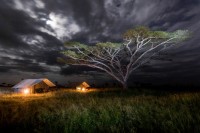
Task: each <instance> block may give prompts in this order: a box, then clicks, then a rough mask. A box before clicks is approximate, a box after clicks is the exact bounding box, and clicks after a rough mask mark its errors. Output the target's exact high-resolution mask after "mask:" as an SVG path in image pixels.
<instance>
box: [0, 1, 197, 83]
mask: <svg viewBox="0 0 200 133" xmlns="http://www.w3.org/2000/svg"><path fill="white" fill-rule="evenodd" d="M199 12H200V0H190V1H189V0H167V1H166V0H123V1H122V0H81V1H78V0H76V1H75V0H48V1H47V0H1V4H0V29H1V31H0V74H1V77H0V80H2V81H10V82H11V81H12V82H17V81H15V80H16V79H17V80H20V78H30V77H34V76H35V77H48V78H50V79H52V80H54V81H55V80H61V82H65V81H66V80H69V79H70V80H73V79H76V78H77V77H79V79H80V80H81V79H84V78H87V79H93V78H94V74H93V72H94V71H95V70H92V69H88V68H82V67H75V68H72V67H69V66H66V65H64V64H61V63H58V62H57V60H56V59H57V57H61V56H62V55H61V54H60V53H59V52H60V51H62V50H63V43H64V42H65V41H80V42H82V43H86V44H94V43H97V42H104V41H114V42H119V41H122V38H121V34H122V33H123V32H124V31H126V30H127V29H130V28H132V27H134V26H137V25H145V26H149V27H150V28H152V29H160V30H166V31H174V30H177V29H186V30H190V31H191V32H192V33H193V34H192V37H191V39H190V40H188V41H187V42H185V43H184V44H180V45H179V46H176V47H174V48H173V49H171V50H169V51H166V53H167V56H168V57H167V58H172V60H171V61H152V62H151V63H150V64H148V65H146V66H144V67H142V68H141V69H139V70H137V71H136V72H135V73H136V76H133V77H132V79H134V80H135V79H137V80H148V81H152V82H153V81H154V80H156V81H157V80H158V77H162V79H163V80H169V79H170V80H171V81H174V80H179V81H180V82H181V81H185V80H188V79H190V81H191V82H192V81H193V80H195V81H196V80H197V76H198V75H199V74H200V72H199V70H200V69H199V68H200V63H199V59H200V55H199V51H200V44H199V42H200V38H199V35H200V15H199ZM71 71H74V73H72V72H71ZM88 71H89V72H88ZM99 77H102V74H101V73H100V72H99ZM96 78H97V79H98V77H96ZM14 79H15V80H14Z"/></svg>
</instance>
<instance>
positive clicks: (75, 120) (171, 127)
mask: <svg viewBox="0 0 200 133" xmlns="http://www.w3.org/2000/svg"><path fill="white" fill-rule="evenodd" d="M199 125H200V92H190V93H186V92H182V93H174V92H173V93H172V92H166V91H164V92H161V91H149V90H144V89H138V90H134V91H131V90H129V91H125V92H122V91H119V90H109V91H108V90H102V91H100V90H98V91H89V92H85V93H80V92H76V91H74V90H61V91H58V92H51V93H45V94H35V95H30V96H22V95H16V94H7V95H0V131H7V132H29V133H30V132H48V133H51V132H52V133H63V132H66V133H70V132H81V133H82V132H119V133H122V132H133V133H134V132H136V133H137V132H158V133H159V132H160V133H188V132H191V133H199V132H200V126H199Z"/></svg>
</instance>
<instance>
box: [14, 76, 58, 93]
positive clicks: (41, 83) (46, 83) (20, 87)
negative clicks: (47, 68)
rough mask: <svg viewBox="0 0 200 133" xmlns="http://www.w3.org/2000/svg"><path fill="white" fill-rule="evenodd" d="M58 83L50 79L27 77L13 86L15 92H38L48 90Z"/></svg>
mask: <svg viewBox="0 0 200 133" xmlns="http://www.w3.org/2000/svg"><path fill="white" fill-rule="evenodd" d="M55 86H56V85H55V84H54V83H52V82H51V81H50V80H48V79H45V78H44V79H25V80H22V81H21V82H19V83H18V84H16V85H15V86H13V87H12V88H13V89H14V91H15V92H27V93H37V92H43V91H47V90H48V89H49V88H50V87H55Z"/></svg>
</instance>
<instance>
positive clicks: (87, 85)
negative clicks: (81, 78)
mask: <svg viewBox="0 0 200 133" xmlns="http://www.w3.org/2000/svg"><path fill="white" fill-rule="evenodd" d="M80 86H84V87H86V88H88V87H90V85H89V84H88V83H86V82H82V83H81V84H80Z"/></svg>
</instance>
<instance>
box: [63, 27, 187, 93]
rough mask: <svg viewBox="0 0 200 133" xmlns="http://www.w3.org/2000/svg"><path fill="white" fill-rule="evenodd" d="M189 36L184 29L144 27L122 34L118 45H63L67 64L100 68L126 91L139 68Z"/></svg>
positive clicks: (108, 43)
mask: <svg viewBox="0 0 200 133" xmlns="http://www.w3.org/2000/svg"><path fill="white" fill-rule="evenodd" d="M188 37H189V32H188V31H187V30H177V31H175V32H164V31H152V30H150V29H149V28H147V27H136V28H134V29H130V30H128V31H127V32H125V33H124V34H123V39H124V42H122V43H112V42H105V43H97V44H96V45H92V46H89V45H85V44H81V43H78V42H66V44H65V46H66V48H67V50H66V51H63V52H62V53H63V54H64V55H65V56H66V57H67V58H66V59H62V60H63V61H65V62H66V63H67V64H71V65H80V66H88V67H92V68H97V69H100V70H102V71H104V72H106V73H107V74H109V75H110V76H112V77H113V78H114V79H116V80H117V81H119V82H120V83H121V84H122V85H123V89H127V80H128V78H129V77H130V75H131V74H132V73H133V71H134V70H136V69H137V68H138V67H140V66H141V65H143V64H145V63H146V62H148V61H149V60H150V59H151V58H152V57H153V56H154V55H156V54H158V53H159V52H161V51H162V50H165V49H166V48H169V47H170V46H173V45H174V44H177V43H179V42H181V41H183V40H185V39H187V38H188Z"/></svg>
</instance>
